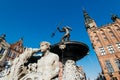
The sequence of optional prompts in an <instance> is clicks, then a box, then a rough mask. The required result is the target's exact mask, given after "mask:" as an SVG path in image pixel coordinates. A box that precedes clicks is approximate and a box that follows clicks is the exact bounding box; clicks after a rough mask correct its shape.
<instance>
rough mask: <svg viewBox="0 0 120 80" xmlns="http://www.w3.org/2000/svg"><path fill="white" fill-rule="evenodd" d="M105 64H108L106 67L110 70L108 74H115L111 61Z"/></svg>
mask: <svg viewBox="0 0 120 80" xmlns="http://www.w3.org/2000/svg"><path fill="white" fill-rule="evenodd" d="M105 63H106V67H107V69H108V72H109V73H112V72H114V70H113V67H112V65H111V63H110V61H109V60H106V61H105Z"/></svg>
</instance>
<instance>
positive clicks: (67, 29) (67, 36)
mask: <svg viewBox="0 0 120 80" xmlns="http://www.w3.org/2000/svg"><path fill="white" fill-rule="evenodd" d="M57 29H58V31H59V32H65V34H64V36H63V37H62V42H64V41H69V40H70V31H72V29H71V28H70V27H68V26H66V27H63V28H62V29H60V28H59V27H58V28H57Z"/></svg>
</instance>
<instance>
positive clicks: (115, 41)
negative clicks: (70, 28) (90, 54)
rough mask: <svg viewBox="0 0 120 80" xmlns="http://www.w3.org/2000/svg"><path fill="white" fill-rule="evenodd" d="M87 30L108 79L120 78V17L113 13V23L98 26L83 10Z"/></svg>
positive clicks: (117, 79) (115, 79)
mask: <svg viewBox="0 0 120 80" xmlns="http://www.w3.org/2000/svg"><path fill="white" fill-rule="evenodd" d="M83 14H84V20H85V26H86V30H87V32H88V35H89V38H90V41H91V43H92V45H93V48H94V50H95V52H96V55H97V57H98V60H99V63H100V65H101V68H102V73H103V75H104V76H105V78H106V80H120V18H119V17H118V16H117V15H112V17H111V19H112V21H113V22H112V23H109V24H106V25H104V26H101V27H98V26H97V25H96V22H95V21H94V20H93V19H92V18H91V17H90V16H89V15H88V13H87V12H86V11H85V10H83Z"/></svg>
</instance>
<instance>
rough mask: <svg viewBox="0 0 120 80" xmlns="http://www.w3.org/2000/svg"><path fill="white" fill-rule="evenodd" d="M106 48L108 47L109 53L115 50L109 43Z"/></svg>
mask: <svg viewBox="0 0 120 80" xmlns="http://www.w3.org/2000/svg"><path fill="white" fill-rule="evenodd" d="M107 48H108V51H109V52H110V53H111V54H113V53H115V50H114V48H113V47H112V46H111V45H108V46H107Z"/></svg>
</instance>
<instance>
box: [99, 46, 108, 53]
mask: <svg viewBox="0 0 120 80" xmlns="http://www.w3.org/2000/svg"><path fill="white" fill-rule="evenodd" d="M99 50H100V53H101V55H105V54H106V52H105V49H104V48H103V47H99Z"/></svg>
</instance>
